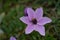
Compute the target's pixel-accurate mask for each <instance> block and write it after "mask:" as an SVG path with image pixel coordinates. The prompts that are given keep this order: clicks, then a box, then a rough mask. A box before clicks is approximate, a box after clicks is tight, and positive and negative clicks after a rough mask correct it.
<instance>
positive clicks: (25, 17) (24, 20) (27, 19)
mask: <svg viewBox="0 0 60 40" xmlns="http://www.w3.org/2000/svg"><path fill="white" fill-rule="evenodd" d="M20 20H21V21H22V22H24V23H26V24H30V22H29V18H28V17H27V16H24V17H21V18H20Z"/></svg>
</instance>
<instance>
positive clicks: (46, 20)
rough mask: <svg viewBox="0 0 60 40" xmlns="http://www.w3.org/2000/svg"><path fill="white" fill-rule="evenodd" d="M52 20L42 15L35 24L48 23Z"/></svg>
mask: <svg viewBox="0 0 60 40" xmlns="http://www.w3.org/2000/svg"><path fill="white" fill-rule="evenodd" d="M51 21H52V20H51V19H50V18H48V17H43V18H42V19H41V20H40V21H39V22H38V23H37V24H39V25H45V24H47V23H50V22H51Z"/></svg>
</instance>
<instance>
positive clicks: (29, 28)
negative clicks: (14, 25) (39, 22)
mask: <svg viewBox="0 0 60 40" xmlns="http://www.w3.org/2000/svg"><path fill="white" fill-rule="evenodd" d="M33 30H34V27H33V25H28V26H27V27H26V29H25V33H26V34H30V33H31V32H32V31H33Z"/></svg>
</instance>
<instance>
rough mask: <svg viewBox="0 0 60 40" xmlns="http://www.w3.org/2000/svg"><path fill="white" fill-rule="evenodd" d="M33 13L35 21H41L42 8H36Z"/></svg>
mask: <svg viewBox="0 0 60 40" xmlns="http://www.w3.org/2000/svg"><path fill="white" fill-rule="evenodd" d="M35 13H36V18H37V20H39V19H41V18H42V17H43V8H42V7H40V8H37V9H36V11H35Z"/></svg>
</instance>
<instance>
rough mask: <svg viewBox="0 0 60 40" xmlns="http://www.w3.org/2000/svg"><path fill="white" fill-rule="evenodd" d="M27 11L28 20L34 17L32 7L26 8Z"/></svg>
mask: <svg viewBox="0 0 60 40" xmlns="http://www.w3.org/2000/svg"><path fill="white" fill-rule="evenodd" d="M27 13H28V17H29V19H30V20H32V19H33V18H35V12H34V10H33V9H32V8H27Z"/></svg>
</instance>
